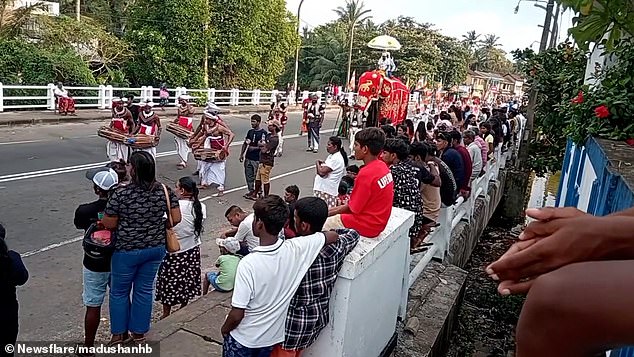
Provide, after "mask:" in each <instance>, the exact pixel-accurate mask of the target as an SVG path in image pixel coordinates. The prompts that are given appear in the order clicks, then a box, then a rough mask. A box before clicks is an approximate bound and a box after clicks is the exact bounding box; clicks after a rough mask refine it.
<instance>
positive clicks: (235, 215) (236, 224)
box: [221, 205, 260, 256]
mask: <svg viewBox="0 0 634 357" xmlns="http://www.w3.org/2000/svg"><path fill="white" fill-rule="evenodd" d="M225 217H226V218H227V221H229V223H230V224H231V225H232V226H233V228H232V229H230V230H228V231H226V232H223V233H222V235H221V238H222V239H230V240H236V241H238V242H239V243H240V246H241V249H240V251H239V252H238V254H239V255H243V256H244V255H247V254H249V253H250V252H251V251H252V250H253V248H255V247H257V246H258V245H260V239H259V238H258V237H256V236H255V235H254V234H253V228H252V225H253V213H251V214H248V213H246V212H245V211H243V210H242V208H240V207H238V206H235V205H234V206H231V207H229V209H227V211H226V212H225Z"/></svg>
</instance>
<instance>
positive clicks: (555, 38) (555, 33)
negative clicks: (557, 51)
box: [548, 3, 561, 48]
mask: <svg viewBox="0 0 634 357" xmlns="http://www.w3.org/2000/svg"><path fill="white" fill-rule="evenodd" d="M560 15H561V4H560V3H557V8H556V9H555V17H554V18H553V31H552V32H551V34H550V45H549V46H548V48H555V47H557V42H558V41H559V16H560Z"/></svg>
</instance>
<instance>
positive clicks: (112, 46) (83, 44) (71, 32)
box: [39, 16, 132, 83]
mask: <svg viewBox="0 0 634 357" xmlns="http://www.w3.org/2000/svg"><path fill="white" fill-rule="evenodd" d="M39 39H40V43H41V46H42V47H44V48H46V49H48V50H49V51H51V52H59V51H65V52H70V53H73V54H74V55H76V56H79V57H80V58H81V59H82V60H83V61H84V63H85V65H86V67H90V68H91V69H92V72H93V74H94V76H95V78H96V79H97V80H98V81H99V82H100V83H111V82H112V80H113V79H114V78H115V77H117V76H119V73H120V69H121V66H122V65H123V63H124V62H125V61H126V60H127V59H128V58H130V57H131V55H132V51H131V50H130V47H129V46H128V44H127V43H126V42H124V41H123V40H121V39H119V38H117V37H116V36H114V35H113V34H111V33H109V32H108V31H107V30H106V28H105V27H104V26H103V25H101V24H100V23H98V22H97V21H94V20H92V19H90V18H84V19H82V21H81V22H77V21H76V20H75V19H74V18H70V17H68V16H58V17H50V16H46V17H45V18H44V19H43V21H42V27H41V30H40V34H39Z"/></svg>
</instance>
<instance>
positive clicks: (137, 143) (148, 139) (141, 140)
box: [125, 134, 156, 149]
mask: <svg viewBox="0 0 634 357" xmlns="http://www.w3.org/2000/svg"><path fill="white" fill-rule="evenodd" d="M125 144H126V145H129V146H130V147H131V148H133V149H149V148H151V147H154V146H156V138H155V137H154V136H152V135H144V134H136V135H133V136H130V137H128V138H127V139H126V141H125Z"/></svg>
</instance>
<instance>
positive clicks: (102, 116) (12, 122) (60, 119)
mask: <svg viewBox="0 0 634 357" xmlns="http://www.w3.org/2000/svg"><path fill="white" fill-rule="evenodd" d="M335 110H339V108H338V107H337V108H328V109H326V111H327V112H332V111H335ZM263 111H266V110H255V111H254V110H249V109H224V108H223V109H221V111H220V114H251V113H262V112H263ZM288 112H289V113H301V112H302V109H301V108H297V109H295V108H292V109H289V110H288ZM16 113H20V114H22V113H24V112H16ZM32 113H33V114H34V115H36V113H45V114H47V115H49V114H50V115H53V113H52V112H51V111H45V112H32ZM7 114H9V113H6V114H5V115H7ZM107 119H110V111H107V110H106V111H103V113H98V115H96V116H94V117H90V118H86V117H82V116H79V115H78V116H51V117H45V118H29V117H27V118H17V119H6V120H4V119H3V118H2V116H0V127H11V126H16V125H36V124H51V125H54V124H64V123H77V122H84V121H99V120H107Z"/></svg>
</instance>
